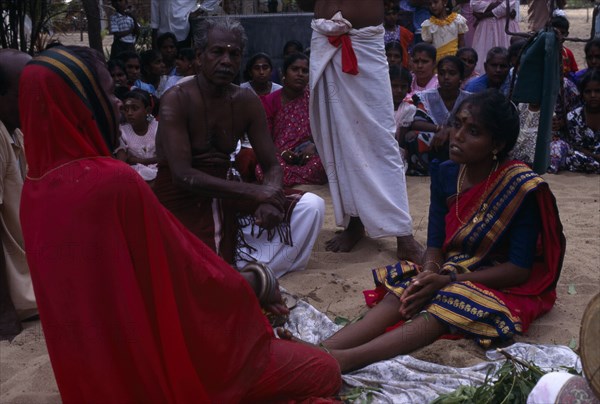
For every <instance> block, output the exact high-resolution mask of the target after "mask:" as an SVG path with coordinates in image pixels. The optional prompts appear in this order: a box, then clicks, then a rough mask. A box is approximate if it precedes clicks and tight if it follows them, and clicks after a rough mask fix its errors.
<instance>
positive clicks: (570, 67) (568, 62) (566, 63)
mask: <svg viewBox="0 0 600 404" xmlns="http://www.w3.org/2000/svg"><path fill="white" fill-rule="evenodd" d="M550 25H552V28H554V29H556V30H557V31H558V32H559V33H560V42H561V44H564V42H565V38H566V37H568V36H569V20H567V19H566V18H565V17H563V16H561V15H558V16H554V17H552V19H551V20H550ZM562 62H563V74H564V75H565V76H569V75H571V74H574V73H576V72H577V71H578V70H579V68H578V67H577V61H576V60H575V56H573V52H571V50H570V49H569V48H567V47H566V46H564V45H563V46H562Z"/></svg>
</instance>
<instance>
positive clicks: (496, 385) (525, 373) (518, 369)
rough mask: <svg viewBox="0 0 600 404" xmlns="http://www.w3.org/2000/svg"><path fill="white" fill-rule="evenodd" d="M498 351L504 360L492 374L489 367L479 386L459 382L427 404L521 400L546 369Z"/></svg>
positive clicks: (506, 403) (513, 402) (517, 403)
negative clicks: (450, 390) (455, 386)
mask: <svg viewBox="0 0 600 404" xmlns="http://www.w3.org/2000/svg"><path fill="white" fill-rule="evenodd" d="M499 351H500V352H501V353H502V354H503V355H505V356H506V357H507V360H506V362H504V363H503V364H502V366H501V367H500V369H498V371H497V372H496V373H495V374H494V375H491V372H492V371H491V370H490V371H489V372H488V374H487V375H486V377H485V381H484V382H483V384H482V385H481V386H478V387H475V386H460V387H459V388H458V389H457V390H455V391H453V392H450V393H447V394H442V395H441V396H439V397H438V398H436V399H435V400H433V401H432V402H431V404H467V403H469V404H471V403H473V404H520V403H523V404H525V403H526V402H527V396H528V395H529V393H530V392H531V389H533V386H535V384H536V383H537V382H538V380H540V378H541V377H542V376H543V375H544V374H545V373H546V372H544V371H543V370H542V369H540V368H539V367H538V366H536V365H534V364H533V363H529V362H525V361H523V360H521V359H518V358H515V357H513V356H512V355H510V354H508V353H507V352H505V351H502V350H499Z"/></svg>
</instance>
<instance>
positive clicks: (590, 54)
mask: <svg viewBox="0 0 600 404" xmlns="http://www.w3.org/2000/svg"><path fill="white" fill-rule="evenodd" d="M583 50H584V52H585V63H586V64H587V68H586V69H581V70H579V71H578V72H577V73H574V74H571V75H569V79H570V80H571V81H573V82H574V83H575V84H578V83H579V80H581V78H582V77H583V75H584V74H585V73H586V72H587V71H588V70H589V69H600V38H594V39H592V40H591V41H588V42H586V44H585V48H584V49H583Z"/></svg>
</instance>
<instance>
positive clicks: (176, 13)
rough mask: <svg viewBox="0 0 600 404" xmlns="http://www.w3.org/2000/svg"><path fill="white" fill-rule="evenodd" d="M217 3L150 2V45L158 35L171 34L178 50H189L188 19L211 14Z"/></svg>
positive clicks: (192, 0)
mask: <svg viewBox="0 0 600 404" xmlns="http://www.w3.org/2000/svg"><path fill="white" fill-rule="evenodd" d="M198 3H199V4H198ZM219 3H221V0H203V1H196V0H152V3H151V9H150V27H151V28H152V43H154V42H155V40H156V37H157V36H158V35H160V34H164V33H165V32H172V33H174V34H175V37H176V38H177V42H178V43H177V47H178V48H179V49H180V48H191V35H190V22H189V19H190V17H192V18H194V17H197V16H200V15H202V14H203V13H207V12H212V11H214V10H215V8H216V7H217V6H218V5H219Z"/></svg>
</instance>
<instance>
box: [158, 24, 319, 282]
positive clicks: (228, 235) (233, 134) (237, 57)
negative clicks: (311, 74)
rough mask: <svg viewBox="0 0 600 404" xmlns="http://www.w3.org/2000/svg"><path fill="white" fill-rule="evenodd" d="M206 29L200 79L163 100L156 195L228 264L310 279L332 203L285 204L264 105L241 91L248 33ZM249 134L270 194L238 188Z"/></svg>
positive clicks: (200, 44)
mask: <svg viewBox="0 0 600 404" xmlns="http://www.w3.org/2000/svg"><path fill="white" fill-rule="evenodd" d="M203 24H204V26H203V27H202V28H201V29H200V30H199V31H198V33H197V36H196V38H195V42H196V47H197V57H198V62H199V66H200V73H199V74H198V75H197V76H195V77H194V78H193V79H191V80H188V81H186V82H184V83H181V84H178V85H176V86H175V87H173V88H172V90H170V91H169V92H167V93H166V94H165V95H164V96H163V97H162V98H161V109H160V123H159V128H158V135H157V153H158V156H159V161H160V163H159V171H158V176H157V179H156V183H155V184H154V190H155V192H156V195H157V196H158V198H159V199H160V201H161V202H162V203H163V205H165V206H166V207H167V208H168V209H169V210H170V211H171V212H172V213H173V214H174V215H175V216H176V217H177V218H178V219H179V220H181V221H182V223H183V224H184V225H185V226H186V227H187V228H188V229H190V230H191V231H192V232H193V233H194V234H196V235H197V236H198V237H199V238H200V239H202V240H203V241H204V242H205V243H206V244H208V245H209V246H210V247H211V248H213V249H214V250H215V251H216V252H217V253H218V254H220V255H221V256H222V257H223V258H224V259H225V260H226V261H228V262H229V263H231V264H234V265H236V266H238V267H240V266H242V265H244V263H246V262H248V261H253V260H258V261H261V262H265V263H267V264H268V265H269V266H270V267H271V269H272V270H273V272H274V273H275V274H276V275H277V276H281V275H283V274H284V273H285V272H289V271H293V270H297V269H304V267H305V266H306V263H307V262H308V259H309V257H310V252H311V250H312V246H313V245H314V242H315V240H316V237H317V235H318V232H319V230H320V228H321V225H322V221H323V214H324V202H323V200H322V199H321V198H319V197H318V196H316V195H313V194H309V193H307V194H304V195H302V197H300V195H295V197H292V198H290V197H287V198H286V195H285V194H284V192H283V188H282V169H281V167H280V165H279V163H278V161H277V158H276V157H275V153H276V150H275V147H274V145H273V142H272V140H271V138H270V136H269V134H268V130H267V122H266V118H265V113H264V110H263V108H262V105H261V102H260V100H259V98H258V97H257V96H256V95H255V94H254V93H253V92H252V91H250V90H248V89H242V88H240V87H238V86H237V85H235V84H232V81H233V80H234V78H235V77H236V76H237V74H238V72H239V69H240V64H241V60H242V52H243V49H244V45H245V42H246V36H245V33H244V29H243V27H242V26H241V24H240V23H239V22H238V21H235V20H232V19H229V18H219V19H207V20H205V21H204V23H203ZM244 133H247V134H248V137H249V139H250V142H251V143H252V146H253V148H254V152H255V153H256V157H257V160H258V162H259V164H260V165H261V167H262V169H263V171H264V173H265V176H264V181H263V183H262V184H250V183H243V182H238V181H235V177H236V172H235V170H234V169H233V165H232V160H233V158H234V157H233V156H234V153H235V151H236V147H237V144H238V141H239V140H240V138H241V137H242V135H243V134H244ZM292 213H293V214H292ZM290 229H291V231H290Z"/></svg>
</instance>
